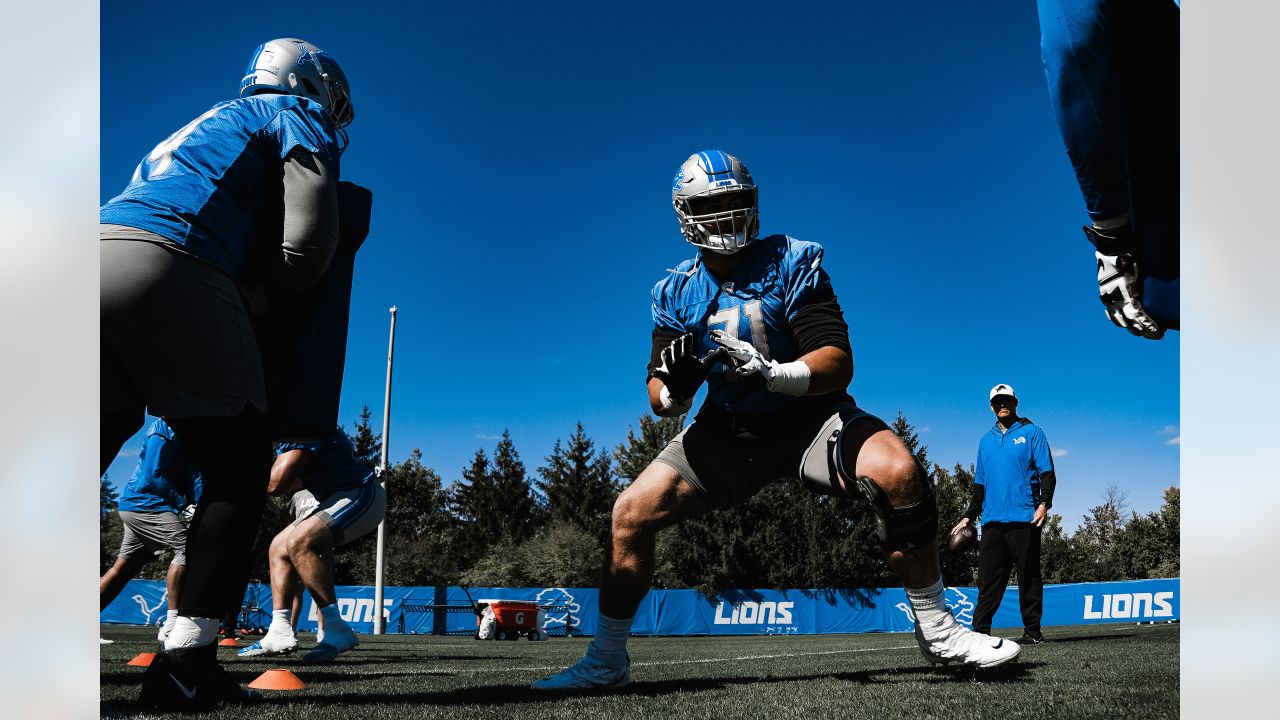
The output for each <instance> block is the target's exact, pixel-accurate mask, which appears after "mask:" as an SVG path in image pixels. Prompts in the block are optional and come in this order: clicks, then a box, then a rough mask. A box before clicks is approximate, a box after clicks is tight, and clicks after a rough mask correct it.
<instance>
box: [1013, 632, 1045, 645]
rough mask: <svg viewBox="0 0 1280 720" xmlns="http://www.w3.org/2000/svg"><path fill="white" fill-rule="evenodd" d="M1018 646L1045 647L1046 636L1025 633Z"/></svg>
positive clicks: (1019, 639)
mask: <svg viewBox="0 0 1280 720" xmlns="http://www.w3.org/2000/svg"><path fill="white" fill-rule="evenodd" d="M1018 644H1019V645H1043V644H1044V636H1043V635H1040V634H1036V635H1028V634H1026V633H1023V634H1022V637H1020V638H1018Z"/></svg>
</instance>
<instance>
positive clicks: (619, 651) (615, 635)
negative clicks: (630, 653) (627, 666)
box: [587, 613, 635, 658]
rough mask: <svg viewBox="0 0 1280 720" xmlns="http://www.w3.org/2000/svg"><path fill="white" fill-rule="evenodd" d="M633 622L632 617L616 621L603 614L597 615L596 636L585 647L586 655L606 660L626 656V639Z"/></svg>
mask: <svg viewBox="0 0 1280 720" xmlns="http://www.w3.org/2000/svg"><path fill="white" fill-rule="evenodd" d="M633 620H635V617H634V616H632V617H629V618H626V619H625V620H618V619H615V618H611V617H609V616H608V615H605V614H604V613H600V614H599V615H597V616H596V636H595V637H594V638H592V639H591V644H590V645H588V646H587V653H588V654H592V655H597V656H602V657H608V658H612V657H616V656H618V655H624V654H626V652H627V638H628V637H629V636H630V635H631V623H632V621H633Z"/></svg>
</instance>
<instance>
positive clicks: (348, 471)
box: [276, 428, 377, 498]
mask: <svg viewBox="0 0 1280 720" xmlns="http://www.w3.org/2000/svg"><path fill="white" fill-rule="evenodd" d="M290 450H306V451H308V452H310V453H311V459H310V460H308V461H307V465H306V467H305V468H303V470H302V487H304V488H306V489H307V490H310V491H311V494H312V495H315V496H316V497H317V498H325V497H328V496H329V495H332V494H333V493H335V492H341V491H343V490H352V489H355V488H358V487H360V486H361V485H364V484H366V483H371V482H377V480H376V479H375V474H374V472H373V470H370V469H369V466H368V465H365V464H364V463H363V462H361V461H360V460H358V459H356V450H355V448H354V447H352V445H351V439H350V438H348V437H347V434H346V433H345V432H343V431H342V428H337V429H336V430H334V432H333V435H330V436H329V438H328V439H327V440H318V441H315V442H282V443H277V444H276V454H277V455H279V454H281V453H285V452H288V451H290Z"/></svg>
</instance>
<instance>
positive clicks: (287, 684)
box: [249, 670, 307, 690]
mask: <svg viewBox="0 0 1280 720" xmlns="http://www.w3.org/2000/svg"><path fill="white" fill-rule="evenodd" d="M306 686H307V684H306V683H304V682H302V680H299V679H298V676H297V675H294V674H293V673H291V672H289V671H288V670H268V671H266V672H264V673H262V674H261V675H259V676H258V677H256V678H254V680H253V682H251V683H249V687H251V688H253V689H255V690H301V689H302V688H304V687H306Z"/></svg>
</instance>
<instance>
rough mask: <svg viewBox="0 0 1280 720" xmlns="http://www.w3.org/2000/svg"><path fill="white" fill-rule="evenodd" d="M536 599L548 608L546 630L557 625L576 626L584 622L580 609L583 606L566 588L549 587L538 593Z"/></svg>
mask: <svg viewBox="0 0 1280 720" xmlns="http://www.w3.org/2000/svg"><path fill="white" fill-rule="evenodd" d="M535 601H536V602H537V603H538V604H539V605H542V606H543V607H546V608H548V609H547V619H546V623H545V624H544V625H543V629H544V630H550V629H552V628H555V627H566V628H570V627H572V628H576V627H578V625H579V624H580V623H581V622H582V618H581V615H580V611H581V610H582V606H581V605H579V604H578V600H577V599H576V598H575V597H574V596H573V593H571V592H569V591H568V590H566V589H564V588H547V589H546V590H543V591H542V592H540V593H538V597H537V598H535Z"/></svg>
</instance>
